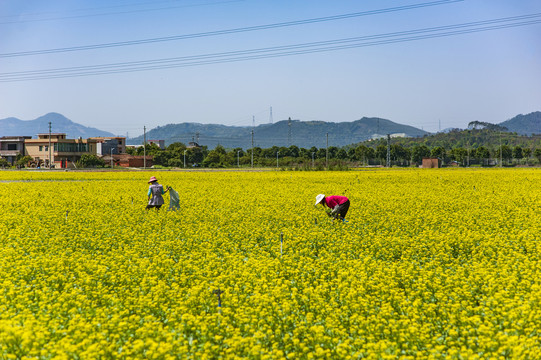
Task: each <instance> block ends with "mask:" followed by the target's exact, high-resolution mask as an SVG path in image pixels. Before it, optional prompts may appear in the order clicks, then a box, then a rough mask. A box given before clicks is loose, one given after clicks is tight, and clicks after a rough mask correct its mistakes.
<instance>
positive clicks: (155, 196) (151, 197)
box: [147, 176, 169, 210]
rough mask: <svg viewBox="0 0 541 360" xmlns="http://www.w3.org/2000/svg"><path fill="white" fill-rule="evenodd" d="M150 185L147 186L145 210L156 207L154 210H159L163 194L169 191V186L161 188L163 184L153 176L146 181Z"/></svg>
mask: <svg viewBox="0 0 541 360" xmlns="http://www.w3.org/2000/svg"><path fill="white" fill-rule="evenodd" d="M148 183H149V184H150V186H149V187H148V193H147V196H148V205H147V210H148V209H151V208H156V210H160V208H161V207H162V205H163V203H164V201H163V196H162V195H163V194H165V193H166V192H168V191H169V187H167V189H165V191H164V190H163V186H162V185H160V184H158V179H156V177H155V176H152V177H151V178H150V180H149V181H148Z"/></svg>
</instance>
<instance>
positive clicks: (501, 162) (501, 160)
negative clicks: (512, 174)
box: [500, 130, 503, 167]
mask: <svg viewBox="0 0 541 360" xmlns="http://www.w3.org/2000/svg"><path fill="white" fill-rule="evenodd" d="M502 165H503V156H502V131H501V130H500V167H502Z"/></svg>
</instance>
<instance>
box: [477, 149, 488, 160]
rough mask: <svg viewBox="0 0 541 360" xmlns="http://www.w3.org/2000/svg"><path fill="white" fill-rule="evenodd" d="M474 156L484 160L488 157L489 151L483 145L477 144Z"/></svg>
mask: <svg viewBox="0 0 541 360" xmlns="http://www.w3.org/2000/svg"><path fill="white" fill-rule="evenodd" d="M475 158H476V159H477V160H479V161H482V162H484V161H485V160H488V159H490V151H489V150H488V149H487V148H486V147H485V146H479V147H478V148H477V149H475Z"/></svg>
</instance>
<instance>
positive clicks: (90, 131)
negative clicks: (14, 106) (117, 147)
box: [0, 113, 114, 139]
mask: <svg viewBox="0 0 541 360" xmlns="http://www.w3.org/2000/svg"><path fill="white" fill-rule="evenodd" d="M49 122H51V127H52V132H54V133H66V135H67V137H68V138H70V139H75V138H78V137H82V138H89V137H93V136H114V135H113V134H112V133H110V132H107V131H103V130H99V129H96V128H92V127H87V126H83V125H80V124H77V123H75V122H73V121H71V120H70V119H68V118H66V117H65V116H64V115H61V114H58V113H48V114H46V115H43V116H40V117H39V118H37V119H34V120H20V119H17V118H14V117H10V118H6V119H1V120H0V136H33V137H35V136H36V135H37V134H41V133H48V132H49Z"/></svg>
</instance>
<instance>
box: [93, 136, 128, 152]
mask: <svg viewBox="0 0 541 360" xmlns="http://www.w3.org/2000/svg"><path fill="white" fill-rule="evenodd" d="M90 139H92V140H96V142H97V150H96V153H97V154H98V155H99V156H103V155H111V154H124V153H126V138H125V137H121V136H115V137H104V136H100V137H91V138H90Z"/></svg>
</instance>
